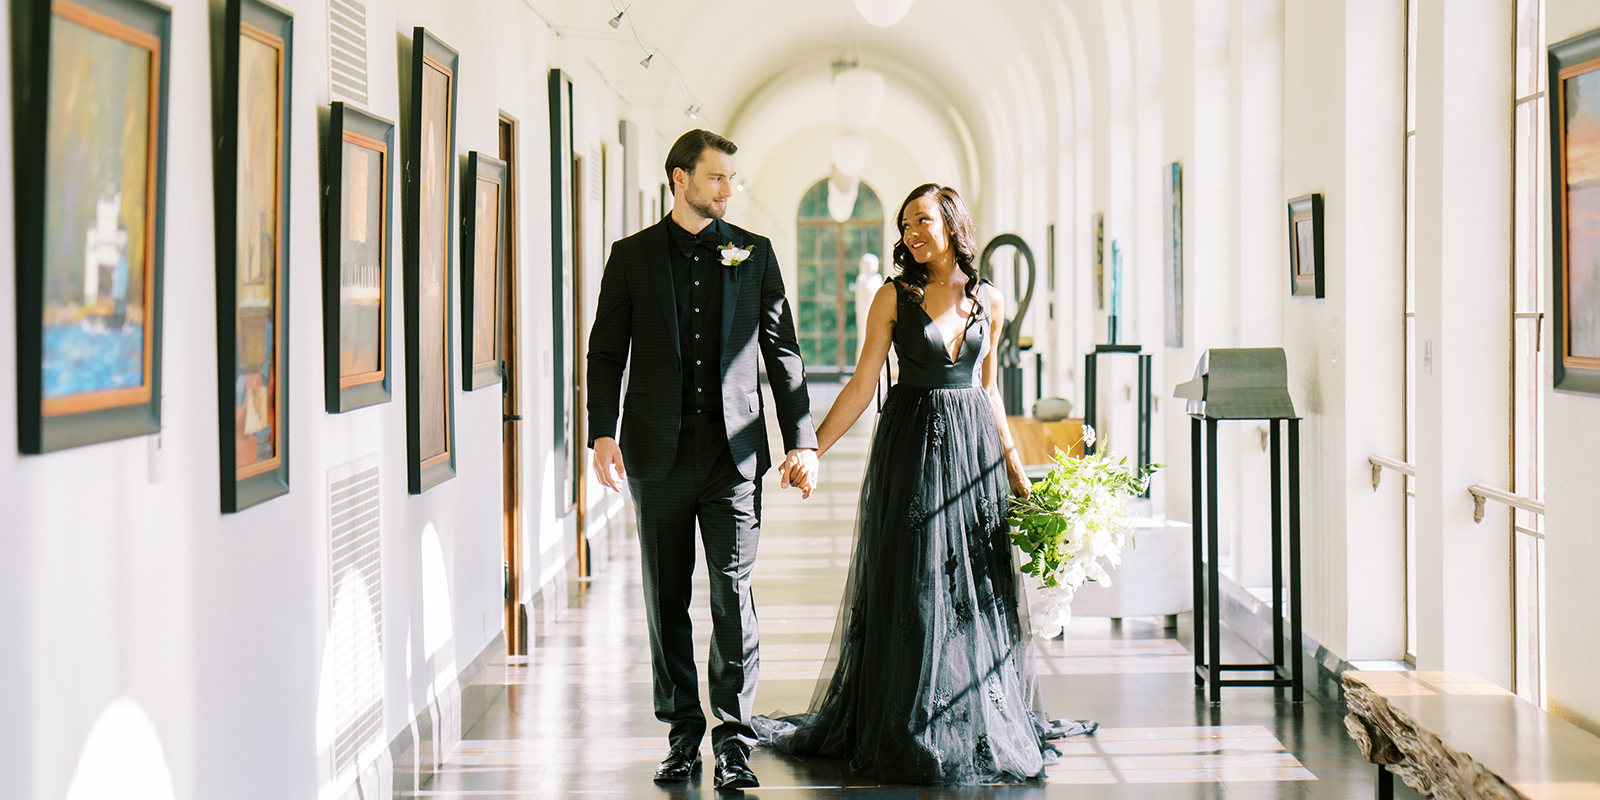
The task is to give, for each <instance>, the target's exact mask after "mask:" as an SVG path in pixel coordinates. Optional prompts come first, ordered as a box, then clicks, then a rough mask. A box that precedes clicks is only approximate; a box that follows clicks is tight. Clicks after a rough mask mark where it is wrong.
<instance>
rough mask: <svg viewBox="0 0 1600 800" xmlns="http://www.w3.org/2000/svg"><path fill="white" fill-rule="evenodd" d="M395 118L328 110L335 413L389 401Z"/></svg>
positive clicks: (328, 387)
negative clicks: (390, 232)
mask: <svg viewBox="0 0 1600 800" xmlns="http://www.w3.org/2000/svg"><path fill="white" fill-rule="evenodd" d="M393 152H394V123H392V122H390V121H388V120H386V119H383V118H381V117H375V116H373V115H371V114H368V113H367V112H365V111H362V110H360V109H358V108H355V107H353V106H348V105H345V104H344V103H337V102H336V103H334V104H333V105H332V106H331V107H330V108H329V110H328V129H327V138H326V139H325V140H324V142H323V153H322V164H323V176H322V180H323V183H324V187H323V194H322V197H323V206H322V348H323V352H322V356H323V358H322V363H323V386H324V394H325V401H326V403H327V408H328V413H330V414H338V413H342V412H345V411H351V410H354V409H357V408H365V407H367V406H371V405H377V404H379V403H387V402H389V398H390V397H391V396H392V393H393V390H392V383H391V379H392V374H393V371H392V370H390V369H389V366H390V359H391V357H392V356H391V354H390V348H389V338H390V337H389V331H390V319H391V317H392V316H393V314H392V312H391V310H390V303H389V297H390V292H389V271H390V270H389V263H390V258H389V256H390V246H389V240H390V236H389V231H390V220H391V219H392V214H391V213H390V209H391V208H392V207H393V203H392V202H391V200H392V198H393V196H394V195H393V189H392V187H391V184H390V181H389V175H390V170H391V167H390V162H391V157H390V156H391V154H392V153H393Z"/></svg>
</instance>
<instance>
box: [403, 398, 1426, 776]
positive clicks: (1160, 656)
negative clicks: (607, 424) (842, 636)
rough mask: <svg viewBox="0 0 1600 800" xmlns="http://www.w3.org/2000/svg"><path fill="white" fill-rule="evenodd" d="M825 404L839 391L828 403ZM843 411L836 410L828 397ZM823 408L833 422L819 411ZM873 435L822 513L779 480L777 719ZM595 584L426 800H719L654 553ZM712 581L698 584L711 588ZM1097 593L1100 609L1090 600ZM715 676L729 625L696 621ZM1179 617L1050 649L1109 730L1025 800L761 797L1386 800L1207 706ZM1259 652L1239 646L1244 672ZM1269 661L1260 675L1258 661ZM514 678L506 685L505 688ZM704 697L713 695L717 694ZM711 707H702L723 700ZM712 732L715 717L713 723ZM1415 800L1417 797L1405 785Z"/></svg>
mask: <svg viewBox="0 0 1600 800" xmlns="http://www.w3.org/2000/svg"><path fill="white" fill-rule="evenodd" d="M819 394H821V392H819ZM820 399H823V398H819V400H820ZM827 399H831V398H827ZM818 405H819V407H825V405H823V404H818ZM870 417H871V414H870V413H869V414H868V415H867V418H865V419H864V420H863V422H862V423H861V424H858V425H857V426H856V429H855V430H854V431H852V433H851V434H850V436H849V437H847V438H846V439H845V440H844V441H842V442H841V443H840V444H839V446H838V447H837V448H836V449H835V450H834V451H833V452H831V453H829V454H828V456H827V457H826V458H825V459H824V460H823V467H822V469H823V476H822V477H823V483H822V485H821V487H820V488H819V490H818V492H817V493H815V494H813V496H812V497H811V499H809V500H802V499H801V498H800V495H799V493H798V492H797V491H794V490H789V491H783V490H781V489H779V488H778V485H777V481H776V479H774V478H772V477H770V476H769V478H768V481H767V484H766V486H765V489H764V492H765V494H764V498H765V521H764V525H763V529H762V541H761V551H760V556H759V558H758V559H757V563H756V572H755V591H756V602H757V610H758V613H759V615H760V619H761V643H762V648H761V656H762V665H761V666H762V672H761V685H760V694H759V699H758V702H757V707H758V709H760V710H761V711H763V712H766V713H771V712H774V711H787V712H793V711H799V710H803V709H804V708H805V705H806V703H807V701H808V699H809V698H810V696H811V693H812V690H813V688H814V684H815V682H816V680H817V677H818V672H819V668H820V662H821V660H822V658H823V657H824V654H825V651H826V650H827V647H828V642H829V639H830V637H831V634H832V630H833V625H834V616H835V613H836V611H837V604H838V601H839V594H840V591H841V588H842V585H843V576H844V572H845V567H846V562H847V560H848V558H849V555H850V539H851V524H852V520H853V518H854V514H855V503H856V493H857V489H858V485H859V484H858V481H859V476H860V474H861V471H862V468H863V466H864V463H865V457H866V449H867V442H868V436H869V433H870V428H869V425H870V422H871V420H870ZM605 551H606V553H607V554H606V555H605V556H604V557H600V558H597V559H596V561H597V563H596V564H595V566H594V575H593V577H592V578H591V579H589V580H588V581H583V582H576V583H575V584H574V586H575V588H574V590H573V592H572V593H571V600H570V603H569V605H570V608H569V609H568V610H567V612H566V613H565V614H564V615H563V616H562V618H561V619H560V620H559V621H558V622H556V623H555V624H553V625H550V626H547V627H546V628H545V629H544V630H542V631H540V635H539V636H538V637H537V642H536V644H535V647H533V648H531V653H530V656H529V659H528V663H527V664H526V665H525V666H522V665H516V666H510V667H507V668H506V669H505V672H504V674H505V676H506V678H505V680H506V683H507V684H508V686H507V691H506V692H505V694H504V695H503V699H502V700H501V701H499V702H497V703H496V704H495V705H494V706H493V707H492V708H491V709H490V710H489V712H488V713H487V715H486V716H485V717H484V718H483V719H482V720H481V721H480V722H479V723H478V724H477V725H476V726H475V727H474V728H473V729H472V730H470V731H469V732H468V733H467V735H466V737H465V738H464V740H463V741H462V744H461V746H460V748H459V749H458V750H457V751H456V752H455V753H454V754H452V755H451V756H450V757H449V758H448V761H447V764H446V766H445V768H444V769H442V770H441V771H439V772H438V773H436V774H435V775H433V776H432V778H431V780H427V781H425V782H424V783H423V784H422V785H423V786H425V787H426V788H425V789H423V790H421V791H417V792H406V793H405V795H404V796H407V797H428V798H496V797H503V798H531V797H590V796H607V797H619V798H634V797H638V798H658V797H659V798H667V797H707V798H709V797H714V796H717V794H718V793H717V792H716V791H714V790H713V789H712V785H711V775H710V772H711V770H710V766H711V765H710V758H711V754H710V749H709V746H708V747H707V748H706V758H707V769H706V774H705V775H704V776H702V777H701V778H700V779H698V780H696V781H692V782H690V783H689V784H687V785H685V784H678V785H676V786H657V785H656V784H655V783H653V782H652V781H651V774H652V772H653V771H654V769H655V766H656V764H657V762H658V761H660V759H661V758H662V757H663V756H664V755H665V751H666V732H667V730H666V726H665V725H663V724H662V723H660V722H657V721H656V720H655V718H654V715H653V713H652V711H651V701H650V662H649V649H648V643H647V641H646V634H645V631H644V627H643V618H644V610H643V606H642V600H641V596H640V579H639V561H638V551H637V548H636V545H635V543H634V542H633V541H632V540H631V539H627V538H623V539H622V540H620V541H617V542H613V543H611V545H610V546H609V547H607V548H605ZM700 563H701V564H702V573H701V574H700V575H697V580H698V584H697V586H699V587H704V585H705V584H704V580H705V579H704V577H703V563H704V562H703V561H702V562H700ZM1088 590H1092V588H1091V589H1088ZM692 614H693V616H694V620H695V626H696V627H695V632H696V640H697V642H698V647H699V652H700V664H701V667H702V676H703V675H704V664H705V653H706V649H707V647H708V642H709V633H710V629H711V628H710V612H709V610H708V608H707V607H706V605H705V602H704V596H703V591H702V594H701V595H700V596H698V597H697V598H696V603H695V605H694V608H693V610H692ZM1179 619H1180V627H1179V629H1178V630H1164V629H1163V627H1162V623H1163V620H1162V619H1161V618H1150V619H1127V620H1124V621H1122V622H1121V624H1118V625H1113V624H1112V622H1111V621H1110V620H1107V619H1088V618H1082V619H1077V620H1074V622H1073V623H1072V626H1071V627H1070V629H1069V630H1068V632H1067V635H1066V637H1065V639H1064V640H1059V641H1051V642H1047V643H1045V644H1044V646H1043V647H1042V648H1041V653H1040V662H1039V664H1038V668H1039V672H1040V676H1041V677H1040V681H1041V689H1042V691H1043V693H1044V700H1045V708H1046V710H1047V711H1048V712H1049V713H1050V714H1051V715H1052V716H1060V717H1071V718H1079V719H1082V718H1093V719H1095V720H1098V721H1099V722H1100V723H1101V728H1100V731H1099V732H1098V733H1097V734H1096V735H1094V736H1092V737H1078V738H1072V739H1066V740H1063V741H1061V742H1060V743H1059V749H1060V750H1061V752H1062V758H1061V759H1060V762H1059V763H1058V764H1056V765H1054V766H1051V767H1050V768H1049V770H1048V776H1047V777H1046V778H1045V779H1044V780H1042V781H1036V782H1035V783H1032V784H1029V785H1023V786H978V787H962V788H929V787H921V788H918V787H908V786H883V785H879V784H878V783H877V782H876V781H873V780H870V779H860V778H857V777H854V776H852V775H851V774H850V771H849V769H848V767H847V766H846V765H844V764H843V763H840V762H835V761H825V760H804V759H796V758H791V757H787V756H784V755H781V754H775V753H772V752H767V751H762V750H757V751H756V753H755V755H754V757H753V758H752V766H753V767H754V768H755V770H756V772H757V774H758V775H759V776H760V779H761V781H762V787H761V788H760V789H756V790H750V791H747V792H745V795H746V796H747V797H750V798H757V797H765V798H859V799H860V800H866V799H867V798H884V799H885V800H887V799H888V798H1022V797H1029V798H1035V797H1037V798H1057V797H1059V798H1137V799H1139V800H1160V799H1164V798H1237V799H1238V800H1254V799H1255V798H1263V799H1264V798H1302V799H1304V800H1309V799H1310V798H1317V800H1332V798H1369V797H1372V796H1373V785H1374V768H1373V767H1372V766H1371V765H1369V764H1367V763H1366V762H1365V761H1364V760H1362V759H1361V757H1360V755H1359V754H1358V753H1357V752H1356V750H1355V747H1354V745H1353V744H1352V743H1351V741H1350V739H1349V737H1348V736H1347V735H1346V734H1345V732H1344V726H1343V723H1342V719H1341V717H1342V713H1343V712H1342V710H1340V709H1337V708H1333V707H1330V706H1327V705H1324V704H1323V703H1321V702H1318V701H1316V700H1311V699H1308V700H1307V702H1305V703H1304V704H1301V705H1296V704H1294V703H1291V702H1289V701H1288V700H1287V699H1286V698H1285V696H1284V695H1283V694H1282V693H1281V692H1275V691H1274V690H1272V689H1254V688H1232V689H1228V690H1227V691H1226V693H1225V694H1224V696H1223V702H1222V704H1221V705H1220V706H1211V705H1210V704H1208V703H1206V702H1205V701H1204V699H1203V697H1202V696H1201V695H1200V694H1199V693H1198V692H1197V691H1196V690H1195V687H1194V680H1193V678H1192V673H1191V672H1190V665H1191V664H1192V661H1191V657H1190V655H1189V651H1188V650H1187V649H1186V647H1185V645H1184V641H1186V640H1187V632H1188V626H1189V615H1181V616H1180V618H1179ZM1227 646H1231V647H1233V648H1234V649H1236V650H1240V651H1242V650H1243V648H1244V645H1243V644H1242V643H1240V642H1239V641H1238V640H1237V639H1234V640H1231V641H1229V642H1228V643H1227V644H1226V646H1225V660H1229V661H1233V660H1244V659H1243V657H1244V655H1245V654H1244V653H1243V652H1239V653H1237V654H1236V655H1237V656H1239V658H1237V659H1236V658H1234V657H1232V656H1229V655H1228V654H1227V653H1226V647H1227ZM1249 660H1259V659H1258V658H1256V657H1254V656H1253V655H1252V656H1251V657H1250V659H1249ZM496 672H497V674H498V670H497V671H496ZM702 681H703V677H702ZM704 691H705V690H704V688H702V696H704ZM707 715H708V717H709V716H710V712H709V710H708V711H707ZM1396 788H1397V790H1398V791H1397V795H1398V796H1400V797H1408V796H1409V797H1415V796H1416V795H1414V794H1412V793H1411V792H1410V791H1409V790H1408V789H1406V788H1405V787H1404V786H1397V787H1396Z"/></svg>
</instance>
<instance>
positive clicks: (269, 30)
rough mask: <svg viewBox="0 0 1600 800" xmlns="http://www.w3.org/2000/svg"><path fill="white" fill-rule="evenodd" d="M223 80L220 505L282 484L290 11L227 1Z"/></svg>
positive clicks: (247, 501) (267, 493) (281, 490)
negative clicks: (221, 464)
mask: <svg viewBox="0 0 1600 800" xmlns="http://www.w3.org/2000/svg"><path fill="white" fill-rule="evenodd" d="M224 20H225V22H224V27H225V30H226V31H227V34H226V42H227V44H228V48H227V51H226V53H225V55H224V58H223V69H222V74H221V75H220V76H219V79H220V81H221V83H222V86H221V87H220V88H221V92H220V93H219V94H220V97H221V98H222V103H221V104H220V107H219V109H218V112H219V117H218V123H219V124H218V130H219V136H218V139H219V146H220V153H219V156H220V157H219V158H218V160H217V161H216V162H215V163H216V188H217V236H216V241H217V367H218V391H219V401H220V405H219V409H220V412H221V413H220V419H221V422H222V431H221V452H222V461H223V469H222V510H223V511H224V512H225V513H231V512H235V511H239V510H242V509H244V508H248V507H249V506H252V505H255V504H257V503H260V502H262V501H264V500H267V499H270V498H273V497H277V496H279V495H282V494H286V493H288V491H289V471H288V459H287V458H286V453H285V448H286V447H287V444H288V437H287V429H288V387H287V378H288V373H287V370H286V366H287V363H286V357H287V353H288V348H287V338H288V337H287V335H286V333H287V330H288V328H287V325H286V322H287V320H288V314H287V307H286V305H285V303H284V298H285V297H287V296H288V295H287V277H288V270H287V269H285V264H284V254H285V253H286V252H287V248H286V246H285V245H286V244H287V242H288V232H289V229H288V197H289V192H288V161H289V142H288V140H287V138H286V137H285V136H284V131H286V130H288V127H289V126H288V123H289V108H290V104H289V86H290V81H289V64H290V63H291V61H292V58H291V57H290V40H291V38H292V24H293V22H292V18H291V17H290V16H289V14H288V13H287V12H284V11H282V10H280V9H278V8H276V7H274V6H271V5H268V4H266V3H264V2H261V0H232V2H229V3H228V5H227V9H226V12H225V14H224Z"/></svg>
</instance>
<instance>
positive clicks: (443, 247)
mask: <svg viewBox="0 0 1600 800" xmlns="http://www.w3.org/2000/svg"><path fill="white" fill-rule="evenodd" d="M410 51H411V52H410V53H409V54H405V55H408V56H409V57H408V58H402V59H401V62H402V63H403V64H406V65H407V66H408V67H409V69H407V70H406V71H405V73H404V75H405V77H406V78H407V80H404V81H402V82H401V87H400V97H401V103H402V105H401V109H402V115H403V117H404V120H405V121H404V131H403V133H402V136H401V145H402V146H403V147H404V148H405V152H404V155H403V156H402V158H403V160H404V163H405V167H406V168H405V169H404V170H403V171H402V176H403V177H402V183H403V190H404V192H405V200H404V205H403V207H404V216H403V218H402V222H401V226H402V229H403V232H402V234H401V235H402V237H403V241H404V247H403V248H402V252H403V256H402V257H403V259H404V261H405V312H406V334H405V335H406V348H405V352H406V445H407V470H406V472H407V483H408V486H409V488H410V491H411V493H412V494H422V493H423V492H425V491H427V490H428V489H431V488H433V487H434V486H437V485H439V484H440V483H443V482H444V481H447V480H450V479H451V478H454V477H455V475H456V440H455V427H456V426H455V381H454V379H453V375H454V369H453V366H454V361H455V357H454V347H455V341H454V335H453V328H454V324H453V323H454V320H453V316H454V314H453V311H454V309H453V303H452V302H451V294H450V277H451V275H452V274H453V273H454V272H455V270H454V266H455V265H454V263H453V261H454V248H453V247H452V246H451V245H452V241H451V240H452V236H451V234H452V232H453V231H454V229H455V227H456V226H455V224H453V223H454V221H455V219H456V207H455V204H456V192H455V191H454V190H453V187H454V186H455V185H456V174H457V173H456V158H455V151H456V97H457V95H458V91H457V89H458V87H459V86H460V66H461V57H460V55H459V54H458V53H457V52H456V50H455V49H454V48H452V47H450V46H449V45H447V44H445V43H444V42H442V41H440V40H439V38H438V37H436V36H434V35H433V34H431V33H429V32H428V31H427V29H425V28H423V27H422V26H420V25H419V26H417V27H416V28H414V29H413V30H412V37H411V42H410ZM441 82H442V83H441ZM441 86H442V90H443V95H444V96H443V97H442V98H441V97H440V96H439V91H440V89H441ZM441 117H442V119H441ZM441 127H442V128H443V131H442V132H441V131H440V128H441ZM425 203H426V204H427V205H426V207H424V204H425ZM424 239H426V241H424ZM435 281H436V282H437V287H435V286H434V285H433V283H434V282H435ZM435 289H436V290H437V293H438V294H437V297H433V292H434V291H435ZM425 294H427V295H428V297H425V296H424V295H425ZM424 313H426V314H428V315H429V317H428V320H427V321H428V322H430V324H428V325H426V326H424V322H425V320H423V319H422V315H423V314H424ZM434 336H437V337H438V339H437V340H435V339H434V338H433V337H434ZM425 351H426V352H425ZM435 392H437V395H436V396H435ZM435 399H437V400H438V401H439V405H438V406H433V405H431V403H432V401H433V400H435ZM433 424H437V425H439V426H440V429H439V430H438V431H435V430H433V428H432V427H431V426H432V425H433ZM438 434H442V437H440V436H438ZM440 445H442V449H435V448H437V447H439V446H440Z"/></svg>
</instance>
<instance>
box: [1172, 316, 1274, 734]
mask: <svg viewBox="0 0 1600 800" xmlns="http://www.w3.org/2000/svg"><path fill="white" fill-rule="evenodd" d="M1195 372H1196V377H1195V379H1194V380H1192V381H1189V382H1187V383H1184V384H1181V385H1179V386H1178V388H1177V391H1176V392H1175V394H1176V396H1178V397H1182V398H1186V399H1188V400H1189V401H1190V402H1189V414H1190V417H1191V420H1192V421H1191V423H1190V427H1189V435H1190V474H1191V476H1192V481H1193V485H1192V488H1191V494H1192V497H1193V504H1194V509H1193V511H1194V516H1193V520H1194V522H1195V525H1194V528H1193V537H1194V539H1193V545H1194V558H1193V562H1194V563H1193V569H1194V610H1195V621H1194V676H1195V677H1194V684H1195V686H1196V687H1201V686H1204V687H1206V688H1207V690H1208V699H1209V700H1210V701H1211V702H1213V703H1220V702H1222V688H1223V687H1224V686H1272V687H1287V688H1289V689H1291V690H1292V691H1293V697H1294V702H1296V703H1299V702H1302V701H1304V699H1305V687H1304V674H1305V672H1304V648H1303V647H1302V646H1301V642H1302V641H1303V632H1304V626H1303V624H1302V618H1303V617H1302V610H1303V608H1302V604H1301V583H1300V418H1299V417H1298V416H1296V415H1295V413H1294V406H1293V404H1292V402H1290V400H1289V393H1288V385H1287V384H1288V367H1287V361H1286V358H1285V356H1284V353H1283V350H1282V349H1279V348H1258V349H1235V350H1210V351H1207V353H1206V354H1205V355H1203V356H1202V357H1201V360H1200V366H1199V368H1198V369H1196V371H1195ZM1223 420H1248V421H1252V422H1253V421H1265V422H1266V423H1267V428H1268V436H1269V439H1270V449H1271V454H1272V467H1271V476H1272V477H1271V483H1272V498H1271V504H1272V661H1271V662H1270V663H1255V664H1224V663H1222V648H1221V646H1220V644H1221V641H1222V614H1221V610H1222V597H1221V584H1220V578H1219V574H1218V567H1219V563H1220V562H1219V553H1218V550H1219V548H1218V538H1219V536H1220V531H1221V528H1220V526H1219V523H1218V514H1217V482H1218V480H1217V423H1218V422H1219V421H1223ZM1283 422H1288V429H1289V453H1288V455H1289V458H1288V462H1289V486H1288V500H1289V515H1288V516H1289V525H1288V527H1289V537H1288V539H1289V541H1288V547H1289V558H1288V572H1289V575H1288V589H1289V651H1290V652H1288V653H1285V652H1284V636H1283V628H1284V614H1283V603H1284V598H1283V595H1284V588H1285V582H1284V558H1283V547H1284V530H1283V529H1284V525H1283V517H1284V514H1283V510H1284V509H1283V498H1284V486H1283V460H1284V459H1283V442H1282V435H1281V431H1282V428H1283V426H1282V425H1281V424H1280V423H1283ZM1202 440H1203V441H1202ZM1202 520H1203V521H1204V522H1203V524H1201V521H1202ZM1224 672H1271V673H1272V677H1270V678H1223V677H1222V673H1224Z"/></svg>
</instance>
